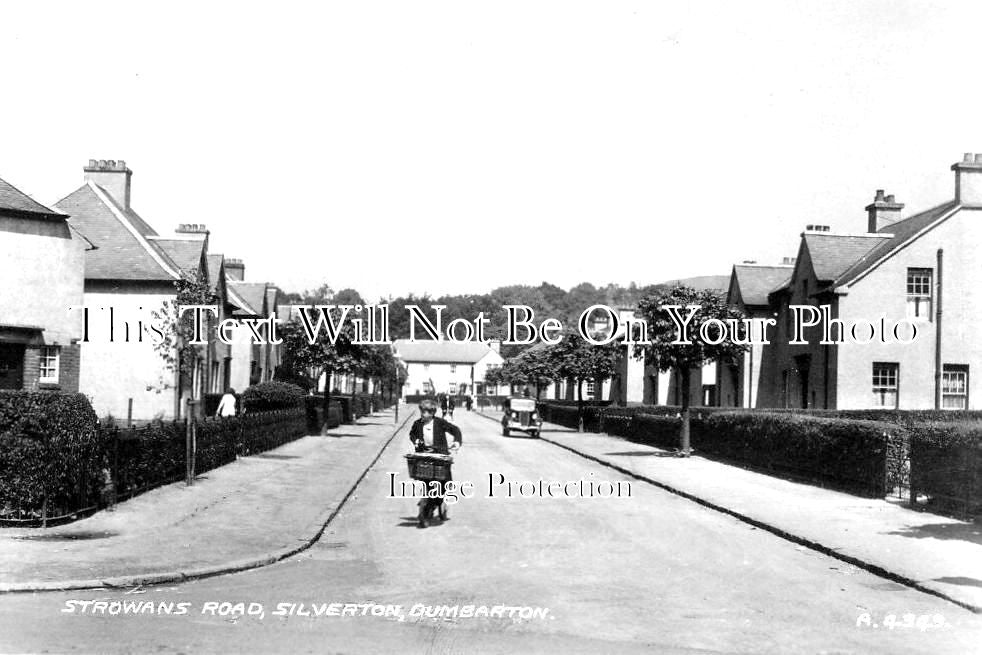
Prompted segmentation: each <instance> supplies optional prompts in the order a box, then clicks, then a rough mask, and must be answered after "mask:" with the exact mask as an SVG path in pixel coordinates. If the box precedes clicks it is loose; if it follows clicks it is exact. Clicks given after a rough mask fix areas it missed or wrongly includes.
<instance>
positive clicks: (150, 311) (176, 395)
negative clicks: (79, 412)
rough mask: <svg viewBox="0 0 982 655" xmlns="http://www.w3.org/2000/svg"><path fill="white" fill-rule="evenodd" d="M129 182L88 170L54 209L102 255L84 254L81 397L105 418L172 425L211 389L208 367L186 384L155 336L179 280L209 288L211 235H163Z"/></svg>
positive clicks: (198, 360)
mask: <svg viewBox="0 0 982 655" xmlns="http://www.w3.org/2000/svg"><path fill="white" fill-rule="evenodd" d="M132 175H133V172H132V171H131V170H130V169H129V168H128V167H127V166H126V162H124V161H114V160H98V161H97V160H89V163H88V165H87V166H85V168H84V180H85V183H84V184H83V185H82V186H81V187H79V188H78V189H76V190H75V191H73V192H72V193H70V194H68V195H67V196H65V198H63V199H62V200H60V201H58V202H57V203H55V208H57V209H58V210H59V211H60V212H62V213H64V214H67V215H69V216H70V218H69V224H70V225H71V226H73V227H74V228H76V229H78V230H79V231H80V232H81V233H83V234H85V235H86V236H87V237H88V238H90V239H92V241H93V242H95V243H96V244H98V246H99V247H98V248H97V249H95V250H88V251H86V253H85V283H84V294H83V303H84V305H85V307H86V308H87V309H88V321H87V323H86V329H87V331H86V334H85V338H84V339H83V340H82V342H81V344H80V345H81V353H80V356H81V363H80V377H79V390H80V391H82V392H83V393H85V394H86V395H88V396H89V397H90V399H91V400H92V405H93V407H94V408H95V410H96V412H97V413H98V414H100V415H106V414H111V415H113V416H116V417H118V418H122V417H132V418H134V419H139V420H144V419H152V418H155V417H158V418H174V417H178V416H180V415H181V413H182V402H183V401H184V400H186V399H197V398H200V396H201V393H202V392H203V390H204V389H207V388H208V379H207V376H208V375H209V374H210V372H211V366H210V362H207V361H206V356H207V355H206V354H205V353H197V351H196V353H197V356H196V357H195V364H194V365H193V367H192V369H193V370H192V371H191V372H190V374H189V375H187V376H186V379H185V378H182V377H179V376H177V375H176V373H175V371H174V367H173V366H171V365H169V364H168V362H167V361H166V359H165V358H166V356H168V355H169V356H171V357H173V356H174V352H173V350H172V349H171V350H169V351H168V352H163V351H162V350H161V349H160V348H157V347H155V343H157V342H158V341H159V339H155V337H156V336H157V333H156V332H154V331H153V330H152V327H153V326H155V327H157V328H158V329H159V328H161V327H162V326H163V323H162V322H161V321H160V319H159V312H161V311H162V310H164V308H165V307H166V306H168V305H172V304H173V302H174V301H175V300H176V299H177V286H176V283H177V281H178V280H181V279H182V278H187V279H191V280H195V281H198V282H203V283H206V282H207V280H208V268H207V267H208V261H207V256H206V255H207V250H208V232H207V230H206V229H205V228H204V226H200V225H182V226H181V227H179V228H178V230H177V232H176V233H175V235H173V236H170V237H164V236H161V235H159V234H158V233H157V232H156V231H155V230H154V229H153V228H152V227H150V225H149V224H148V223H147V222H146V221H145V220H143V218H142V217H141V216H140V215H139V214H137V213H136V211H135V210H134V209H133V207H132V206H131V204H130V192H131V178H132ZM161 333H162V331H161ZM163 350H167V348H166V347H165V348H164V349H163Z"/></svg>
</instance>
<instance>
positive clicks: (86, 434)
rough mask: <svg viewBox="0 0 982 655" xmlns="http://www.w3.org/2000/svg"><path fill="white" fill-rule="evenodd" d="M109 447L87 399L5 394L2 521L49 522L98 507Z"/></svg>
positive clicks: (0, 399) (0, 394) (0, 416)
mask: <svg viewBox="0 0 982 655" xmlns="http://www.w3.org/2000/svg"><path fill="white" fill-rule="evenodd" d="M104 443H105V436H104V435H103V433H102V432H100V430H99V424H98V420H97V417H96V414H95V412H94V411H93V410H92V406H91V405H90V404H89V401H88V399H87V398H86V397H85V396H84V395H82V394H78V393H58V392H32V391H0V520H5V519H6V520H9V519H22V518H41V519H42V520H45V521H46V520H47V518H48V517H52V516H58V515H60V514H67V513H69V512H72V511H74V510H75V509H76V508H79V507H88V506H89V505H92V504H94V503H96V502H97V500H98V497H99V491H100V489H101V485H102V480H103V477H102V470H103V469H104V468H106V467H107V466H108V460H107V459H106V456H105V446H104Z"/></svg>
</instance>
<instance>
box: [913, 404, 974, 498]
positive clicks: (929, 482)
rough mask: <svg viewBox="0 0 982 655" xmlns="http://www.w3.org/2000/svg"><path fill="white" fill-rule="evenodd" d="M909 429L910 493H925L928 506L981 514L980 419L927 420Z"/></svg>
mask: <svg viewBox="0 0 982 655" xmlns="http://www.w3.org/2000/svg"><path fill="white" fill-rule="evenodd" d="M962 414H964V412H962ZM912 431H913V439H911V444H910V451H911V452H910V457H911V471H910V475H911V482H910V484H911V492H912V495H913V494H926V495H928V496H929V497H930V500H929V507H931V508H932V509H938V510H940V511H945V512H955V513H959V514H966V515H969V514H974V515H979V514H982V420H974V421H963V422H960V423H954V422H941V421H931V422H926V423H923V424H921V425H918V426H916V427H914V428H912Z"/></svg>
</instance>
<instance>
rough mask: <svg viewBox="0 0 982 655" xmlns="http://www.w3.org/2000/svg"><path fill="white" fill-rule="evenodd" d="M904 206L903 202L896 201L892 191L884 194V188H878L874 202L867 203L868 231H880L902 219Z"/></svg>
mask: <svg viewBox="0 0 982 655" xmlns="http://www.w3.org/2000/svg"><path fill="white" fill-rule="evenodd" d="M903 208H904V206H903V203H899V202H896V201H895V200H894V198H893V194H892V193H891V194H890V195H888V196H884V195H883V189H877V190H876V197H875V198H873V202H872V203H871V204H869V205H866V214H867V216H869V222H868V224H867V229H866V231H867V232H871V233H872V232H879V231H880V230H882V229H883V228H885V227H887V226H889V225H893V224H894V223H896V222H897V221H899V220H900V211H901V210H902V209H903Z"/></svg>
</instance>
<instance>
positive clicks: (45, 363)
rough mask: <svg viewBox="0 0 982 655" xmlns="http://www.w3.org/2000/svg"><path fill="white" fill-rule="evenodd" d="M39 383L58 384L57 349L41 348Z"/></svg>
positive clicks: (54, 347) (50, 347)
mask: <svg viewBox="0 0 982 655" xmlns="http://www.w3.org/2000/svg"><path fill="white" fill-rule="evenodd" d="M39 382H46V383H49V384H57V383H58V348H57V346H43V347H42V348H41V376H40V380H39Z"/></svg>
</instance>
